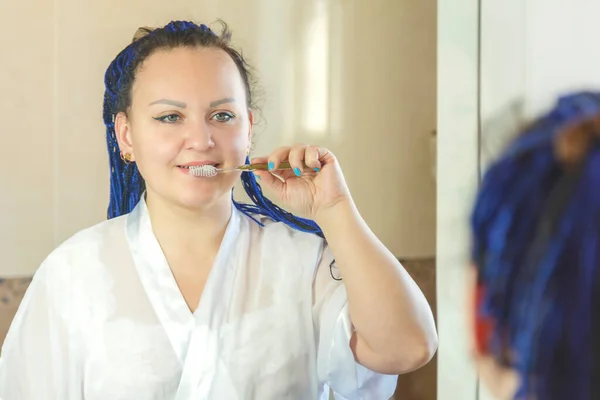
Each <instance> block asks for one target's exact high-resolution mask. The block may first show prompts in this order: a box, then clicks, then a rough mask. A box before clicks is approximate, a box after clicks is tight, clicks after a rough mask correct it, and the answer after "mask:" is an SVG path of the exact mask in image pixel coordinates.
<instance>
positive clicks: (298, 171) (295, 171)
mask: <svg viewBox="0 0 600 400" xmlns="http://www.w3.org/2000/svg"><path fill="white" fill-rule="evenodd" d="M294 173H295V174H296V176H300V174H301V172H300V168H294Z"/></svg>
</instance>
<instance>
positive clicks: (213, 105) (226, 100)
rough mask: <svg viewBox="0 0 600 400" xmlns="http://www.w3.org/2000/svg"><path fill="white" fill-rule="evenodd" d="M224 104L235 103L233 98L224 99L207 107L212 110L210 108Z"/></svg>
mask: <svg viewBox="0 0 600 400" xmlns="http://www.w3.org/2000/svg"><path fill="white" fill-rule="evenodd" d="M225 103H235V99H234V98H233V97H226V98H224V99H221V100H217V101H213V102H212V103H210V105H209V106H210V107H211V108H212V107H217V106H220V105H221V104H225Z"/></svg>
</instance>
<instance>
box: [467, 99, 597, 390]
mask: <svg viewBox="0 0 600 400" xmlns="http://www.w3.org/2000/svg"><path fill="white" fill-rule="evenodd" d="M472 229H473V237H474V250H473V263H474V265H475V268H474V269H473V272H474V277H475V282H476V284H475V285H476V286H475V287H476V292H477V296H476V298H477V301H476V325H475V328H476V331H475V332H476V336H475V338H476V345H477V346H476V352H475V358H476V361H477V365H478V368H479V372H480V375H481V376H482V378H483V379H484V381H485V382H486V383H487V384H488V386H489V387H490V388H491V390H492V392H493V393H494V394H495V395H496V396H497V397H498V398H501V399H513V398H515V399H535V400H554V399H556V400H571V399H577V400H588V399H595V398H598V395H599V394H600V387H598V384H599V383H600V379H599V378H600V375H599V373H600V368H599V366H598V362H600V354H599V353H598V350H599V344H600V339H599V338H600V330H599V329H598V322H599V321H600V303H599V299H600V281H599V278H600V275H599V272H600V94H599V93H588V92H584V93H575V94H572V95H569V96H565V97H563V98H561V99H560V101H559V102H558V104H557V105H556V107H555V108H554V109H553V110H551V111H550V112H549V113H548V114H547V115H545V116H543V117H542V118H541V119H540V120H539V121H537V122H536V123H535V124H534V125H532V126H531V127H530V128H528V129H526V130H525V131H524V133H523V134H521V135H520V136H519V137H518V138H517V139H516V140H515V142H514V143H513V144H512V145H511V146H510V147H509V148H508V150H507V151H506V152H505V153H504V154H503V155H502V157H501V158H500V159H499V160H498V161H497V162H495V163H494V164H493V165H492V166H491V167H490V168H489V170H488V171H487V173H486V175H485V178H484V179H483V182H482V185H481V189H480V193H479V195H478V197H477V201H476V205H475V209H474V212H473V218H472Z"/></svg>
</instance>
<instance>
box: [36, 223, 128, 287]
mask: <svg viewBox="0 0 600 400" xmlns="http://www.w3.org/2000/svg"><path fill="white" fill-rule="evenodd" d="M126 218H127V216H121V217H118V218H113V219H110V220H107V221H102V222H100V223H98V224H96V225H93V226H91V227H88V228H85V229H82V230H80V231H78V232H76V233H75V234H73V235H72V236H71V237H69V238H68V239H67V240H65V241H64V242H63V243H61V244H60V245H59V246H58V247H56V248H55V249H54V250H53V251H52V252H51V253H50V254H49V255H48V256H47V257H46V259H45V260H44V261H43V262H42V264H41V265H40V268H39V269H38V271H37V272H36V275H37V274H40V275H44V276H48V277H49V276H52V277H54V279H59V278H61V277H62V278H65V277H70V278H72V277H75V276H77V275H81V274H82V273H84V272H85V271H86V270H89V269H90V267H92V266H93V265H94V260H98V259H99V257H98V255H99V254H100V252H101V251H102V250H103V249H106V248H107V246H110V245H111V244H110V242H111V241H112V240H125V222H126Z"/></svg>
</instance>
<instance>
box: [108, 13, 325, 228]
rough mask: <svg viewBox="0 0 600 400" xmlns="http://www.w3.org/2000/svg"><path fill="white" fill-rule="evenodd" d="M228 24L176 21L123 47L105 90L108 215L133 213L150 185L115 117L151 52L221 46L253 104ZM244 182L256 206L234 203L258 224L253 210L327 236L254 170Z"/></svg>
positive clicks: (244, 66) (124, 106) (127, 101)
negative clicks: (128, 157) (266, 192)
mask: <svg viewBox="0 0 600 400" xmlns="http://www.w3.org/2000/svg"><path fill="white" fill-rule="evenodd" d="M223 26H224V27H223V32H222V34H221V35H220V36H218V35H216V34H215V33H214V32H213V31H212V30H211V29H210V28H208V27H207V26H206V25H196V24H194V23H192V22H187V21H172V22H170V23H169V24H168V25H166V26H165V27H164V28H159V29H155V30H152V29H146V28H144V29H141V31H142V34H143V35H142V36H141V37H139V38H137V40H134V42H133V43H131V44H130V45H129V46H127V47H126V48H125V49H124V50H123V51H121V52H120V53H119V54H118V55H117V57H116V58H115V59H114V60H113V62H112V63H111V64H110V65H109V67H108V69H107V71H106V75H105V80H104V82H105V87H106V90H105V93H104V110H103V118H104V124H105V125H106V141H107V146H108V154H109V159H110V169H111V175H110V176H111V179H110V203H109V206H108V218H114V217H118V216H120V215H123V214H127V213H129V212H131V210H132V209H133V208H134V207H135V206H136V204H137V203H138V202H139V201H140V197H141V196H142V193H143V192H144V190H145V183H144V179H143V178H142V176H141V175H140V172H139V170H138V168H137V166H136V165H135V164H134V163H132V164H127V163H125V162H124V161H123V160H122V159H121V157H120V151H119V145H118V142H117V138H116V134H115V126H114V118H115V116H116V115H117V114H118V113H119V112H126V111H127V109H128V108H129V106H130V104H131V86H132V84H133V82H134V79H135V73H136V70H137V68H138V66H139V65H140V63H142V62H143V61H144V60H145V59H146V58H147V57H148V56H149V55H150V54H152V53H153V52H154V51H156V50H157V49H161V48H167V49H168V48H175V47H197V46H203V47H216V48H220V49H222V50H224V51H225V52H227V53H228V54H229V55H230V56H231V58H232V59H233V61H234V62H235V64H236V66H237V68H238V71H239V72H240V75H241V77H242V80H243V81H244V85H245V87H246V97H247V100H248V105H249V106H250V105H251V104H252V92H251V90H250V86H251V83H250V73H249V71H248V69H249V68H248V65H247V63H246V62H245V60H244V59H243V57H242V55H241V54H240V53H239V52H238V51H236V50H235V49H233V48H231V47H230V46H229V40H230V38H231V34H230V33H229V31H228V30H227V26H226V25H225V24H224V23H223ZM246 162H247V163H248V162H249V159H248V158H246ZM242 183H243V186H244V190H245V191H246V193H247V194H248V196H249V197H250V199H251V200H252V201H253V203H254V205H251V204H241V203H238V202H236V201H235V200H233V202H234V205H235V207H236V208H237V209H238V210H240V211H241V212H242V213H244V214H246V215H248V216H249V217H250V218H251V219H252V220H254V221H255V222H256V223H258V224H260V225H262V223H261V222H260V221H259V220H258V219H256V218H254V217H253V214H254V215H262V216H266V217H268V218H270V219H271V220H273V221H276V222H283V223H285V224H286V225H288V226H290V227H292V228H294V229H296V230H299V231H303V232H309V233H314V234H316V235H318V236H321V237H323V232H322V231H321V229H320V228H319V226H318V225H317V224H316V223H315V222H314V221H311V220H308V219H304V218H299V217H296V216H294V215H292V214H291V213H289V212H287V211H285V210H283V209H281V208H279V207H278V206H276V205H275V204H273V203H272V202H271V201H270V200H268V199H267V198H265V197H264V196H263V193H262V190H261V187H260V185H259V184H258V183H257V182H256V178H255V177H254V174H251V173H243V174H242Z"/></svg>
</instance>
